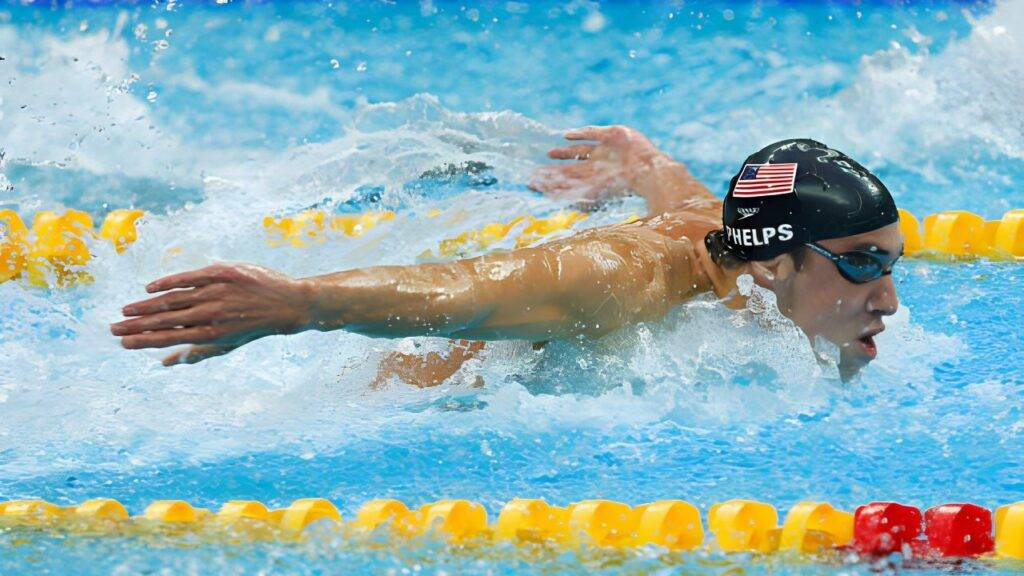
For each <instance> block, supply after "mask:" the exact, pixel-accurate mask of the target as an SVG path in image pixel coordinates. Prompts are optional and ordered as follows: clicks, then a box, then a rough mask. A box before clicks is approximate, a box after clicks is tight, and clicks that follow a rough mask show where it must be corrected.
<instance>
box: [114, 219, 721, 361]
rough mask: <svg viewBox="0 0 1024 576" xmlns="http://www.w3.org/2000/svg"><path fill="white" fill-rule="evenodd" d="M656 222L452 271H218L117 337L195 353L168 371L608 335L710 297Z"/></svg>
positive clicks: (174, 284)
mask: <svg viewBox="0 0 1024 576" xmlns="http://www.w3.org/2000/svg"><path fill="white" fill-rule="evenodd" d="M653 222H654V221H653V220H652V221H649V222H646V223H635V224H631V225H619V226H612V227H606V228H599V229H593V230H590V231H587V232H584V233H581V234H578V235H576V236H574V237H572V238H567V239H564V240H558V241H555V242H551V243H549V244H545V245H542V246H538V247H535V248H524V249H521V250H516V251H513V252H508V253H504V254H495V255H488V256H485V257H480V258H475V259H471V260H463V261H458V262H453V263H449V264H422V265H414V266H390V267H377V268H366V269H359V270H351V271H347V272H338V273H336V274H329V275H325V276H316V277H312V278H304V279H296V278H291V277H288V276H286V275H284V274H280V273H278V272H275V271H273V270H269V269H266V268H262V267H260V266H254V265H251V264H215V265H213V266H207V267H206V268H202V269H199V270H192V271H189V272H182V273H179V274H172V275H170V276H166V277H164V278H160V279H158V280H155V281H153V282H151V283H150V284H148V285H147V286H146V291H147V292H149V293H150V294H151V295H152V296H151V297H150V298H147V299H145V300H140V301H138V302H133V303H131V304H128V305H126V306H124V307H123V308H122V312H123V314H124V315H125V316H126V317H127V318H126V319H125V320H122V321H120V322H117V323H114V324H112V325H111V326H110V331H111V333H112V334H113V335H115V336H118V337H119V338H121V344H122V345H123V346H124V347H125V348H130V349H141V348H165V347H168V346H176V345H179V344H192V345H193V346H191V347H190V348H188V349H187V350H183V351H178V352H175V353H173V354H171V355H169V356H168V357H167V358H165V359H164V363H165V364H168V365H169V364H176V363H181V362H187V363H194V362H199V361H201V360H204V359H206V358H210V357H213V356H219V355H221V354H226V353H228V352H230V351H231V350H234V349H235V348H238V347H239V346H243V345H245V344H246V343H248V342H252V341H253V340H256V339H259V338H263V337H265V336H271V335H275V334H295V333H297V332H302V331H305V330H334V329H345V330H350V331H353V332H358V333H362V334H368V335H378V336H409V335H436V336H448V337H453V338H465V339H472V340H500V339H519V338H521V339H526V340H533V341H540V340H547V339H550V338H553V337H565V336H572V335H580V334H581V335H592V336H597V335H600V334H603V333H605V332H608V331H610V330H613V329H615V328H618V327H619V326H622V325H625V324H629V323H633V322H638V321H642V320H648V319H654V318H658V317H660V316H662V315H663V314H665V313H666V312H667V311H668V310H669V308H671V307H672V306H674V305H675V304H677V303H678V302H681V301H682V300H684V299H686V298H687V297H688V296H689V295H690V294H692V293H693V292H695V291H698V290H706V289H707V286H706V284H707V281H706V276H705V275H704V274H703V273H702V272H701V268H700V266H699V264H697V258H696V256H695V252H694V250H693V247H692V245H691V244H690V242H689V241H688V240H686V238H685V236H680V235H676V234H672V233H669V234H666V233H664V231H663V230H661V229H659V228H658V227H657V226H656V225H655V224H652V223H653Z"/></svg>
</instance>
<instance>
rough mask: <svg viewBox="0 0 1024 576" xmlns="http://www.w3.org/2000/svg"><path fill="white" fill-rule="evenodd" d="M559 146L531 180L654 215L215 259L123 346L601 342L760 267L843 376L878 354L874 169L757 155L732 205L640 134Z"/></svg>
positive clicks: (728, 290)
mask: <svg viewBox="0 0 1024 576" xmlns="http://www.w3.org/2000/svg"><path fill="white" fill-rule="evenodd" d="M567 137H568V138H569V139H571V140H579V141H589V142H594V143H586V142H585V143H580V144H575V145H572V146H567V147H565V148H561V149H557V150H554V151H552V157H554V158H561V159H578V160H579V162H576V163H570V164H565V165H560V166H551V167H548V168H546V169H544V170H542V171H541V172H540V174H539V177H538V180H537V187H538V188H541V189H544V190H545V191H546V192H548V193H550V194H555V195H558V194H562V193H565V194H568V193H570V191H571V190H579V188H580V187H581V186H582V187H583V188H584V192H585V194H586V195H587V196H588V197H589V198H599V197H601V196H602V195H606V194H608V193H609V191H614V190H615V189H617V188H621V187H627V188H630V189H633V190H636V191H638V192H641V193H642V195H643V196H644V197H645V198H646V199H647V200H648V202H649V204H650V206H651V208H652V211H654V212H657V213H658V215H657V216H654V217H648V218H646V219H643V220H640V221H637V222H634V223H631V224H619V225H613V226H605V227H600V228H592V229H589V230H586V231H583V232H580V233H578V234H576V235H574V236H571V237H569V238H564V239H560V240H555V241H552V242H549V243H546V244H542V245H539V246H535V247H529V248H521V249H518V250H513V251H510V252H504V253H496V254H488V255H485V256H480V257H477V258H471V259H466V260H459V261H455V262H451V263H443V264H417V265H410V266H379V267H371V268H362V269H355V270H347V271H343V272H337V273H333V274H328V275H323V276H315V277H310V278H291V277H288V276H286V275H284V274H280V273H277V272H274V271H272V270H268V269H266V268H262V267H259V266H254V265H250V264H215V265H213V266H208V267H206V268H202V269H199V270H194V271H191V272H184V273H180V274H174V275H171V276H167V277H165V278H161V279H159V280H156V281H154V282H152V283H150V284H149V285H147V286H146V290H147V292H150V293H157V292H163V293H164V294H161V295H159V296H155V297H152V298H149V299H147V300H143V301H139V302H135V303H133V304H129V305H127V306H125V307H124V309H123V313H124V315H125V316H128V317H130V318H129V319H127V320H124V321H121V322H118V323H116V324H113V325H112V326H111V332H112V333H113V334H114V335H116V336H120V337H121V342H122V345H123V346H124V347H125V348H129V349H139V348H163V347H168V346H175V345H179V344H191V345H192V346H191V347H189V348H188V349H187V350H185V351H182V352H177V353H175V354H172V355H170V356H168V357H167V358H166V359H165V360H164V363H165V364H175V363H179V362H187V363H194V362H198V361H201V360H203V359H206V358H209V357H212V356H217V355H221V354H225V353H227V352H230V351H231V350H234V349H235V348H238V347H239V346H242V345H244V344H246V343H248V342H251V341H253V340H256V339H258V338H262V337H264V336H270V335H275V334H294V333H297V332H302V331H305V330H321V331H326V330H337V329H344V330H349V331H352V332H357V333H360V334H366V335H372V336H385V337H405V336H443V337H449V338H455V339H467V340H501V339H523V340H529V341H533V342H543V341H547V340H551V339H554V338H566V337H572V336H584V337H598V336H601V335H603V334H606V333H608V332H610V331H612V330H615V329H616V328H619V327H621V326H624V325H627V324H631V323H636V322H642V321H648V320H655V319H657V318H660V317H662V316H664V315H665V314H666V313H667V312H668V311H669V310H670V309H671V308H672V307H674V306H676V305H678V304H680V303H682V302H684V301H686V300H687V299H689V298H691V297H693V296H694V295H696V294H700V293H703V292H709V291H710V292H714V294H716V295H717V296H718V297H719V298H722V299H723V301H724V302H725V304H726V305H728V306H731V307H741V306H743V305H745V299H744V297H743V296H742V295H740V294H738V293H737V291H736V281H737V278H739V277H740V276H741V275H744V274H749V275H750V276H751V277H752V278H753V280H754V282H755V283H757V284H758V285H759V286H761V287H763V288H765V289H768V290H770V291H772V292H774V293H775V295H776V299H777V302H778V306H779V309H780V311H781V312H782V313H783V314H784V315H786V316H787V317H789V318H790V319H791V320H792V321H793V322H794V323H795V324H796V325H797V326H799V327H800V328H801V329H802V330H803V331H804V333H805V334H806V335H807V336H808V338H809V339H810V340H811V341H812V342H813V341H815V340H817V339H819V338H822V339H825V340H827V341H830V342H832V343H834V344H835V345H836V346H838V348H839V350H840V369H841V371H842V373H843V375H844V376H850V375H852V374H854V373H855V372H856V371H857V370H859V369H860V368H861V367H863V366H864V365H865V364H867V363H868V362H870V361H871V360H872V359H873V358H874V357H875V356H876V354H877V349H876V346H875V342H874V336H875V335H877V334H878V333H879V332H881V331H882V330H884V328H885V326H884V323H883V317H884V316H887V315H891V314H893V313H894V312H895V311H896V308H897V306H898V300H897V297H896V291H895V286H894V285H893V281H892V277H891V272H892V267H893V265H894V264H895V263H896V261H897V260H898V259H899V257H900V256H901V255H902V237H901V235H900V232H899V228H898V224H897V219H898V216H897V212H896V206H895V204H894V202H893V199H892V196H891V195H890V194H889V191H888V190H887V189H886V188H885V186H884V185H883V184H882V183H881V182H880V181H879V180H878V178H876V177H875V176H874V175H872V174H871V173H870V172H869V171H868V170H867V169H866V168H864V167H863V166H861V165H860V164H858V163H857V162H855V161H853V160H852V159H850V158H848V157H847V156H846V155H844V154H842V153H841V152H838V151H836V150H832V149H830V148H828V147H827V146H825V145H824V144H821V143H819V142H815V141H813V140H802V139H795V140H784V141H781V142H776V143H774V144H771V145H769V146H767V147H765V148H764V149H762V150H760V151H758V152H756V153H754V154H753V155H751V156H750V157H749V158H747V159H746V161H745V162H744V163H743V165H742V166H741V167H740V170H739V172H738V173H737V174H736V175H735V176H734V177H733V179H732V181H731V182H730V185H729V191H728V194H727V195H726V197H725V201H724V202H723V201H721V200H718V199H717V198H716V197H715V196H714V195H713V194H711V193H710V192H709V191H708V190H707V188H706V187H704V186H703V185H701V184H700V183H699V182H697V181H696V179H694V178H693V177H692V176H691V175H690V174H689V171H688V170H687V169H686V167H685V166H684V165H683V164H681V163H678V162H674V161H672V160H671V159H669V158H668V156H667V155H665V154H663V153H661V152H659V151H658V150H657V149H656V148H655V147H654V146H653V145H651V144H650V142H649V141H647V140H646V139H645V138H643V137H642V136H640V135H639V134H638V133H637V132H635V131H632V130H629V129H626V128H623V127H591V128H585V129H581V130H577V131H572V132H570V133H568V134H567Z"/></svg>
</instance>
